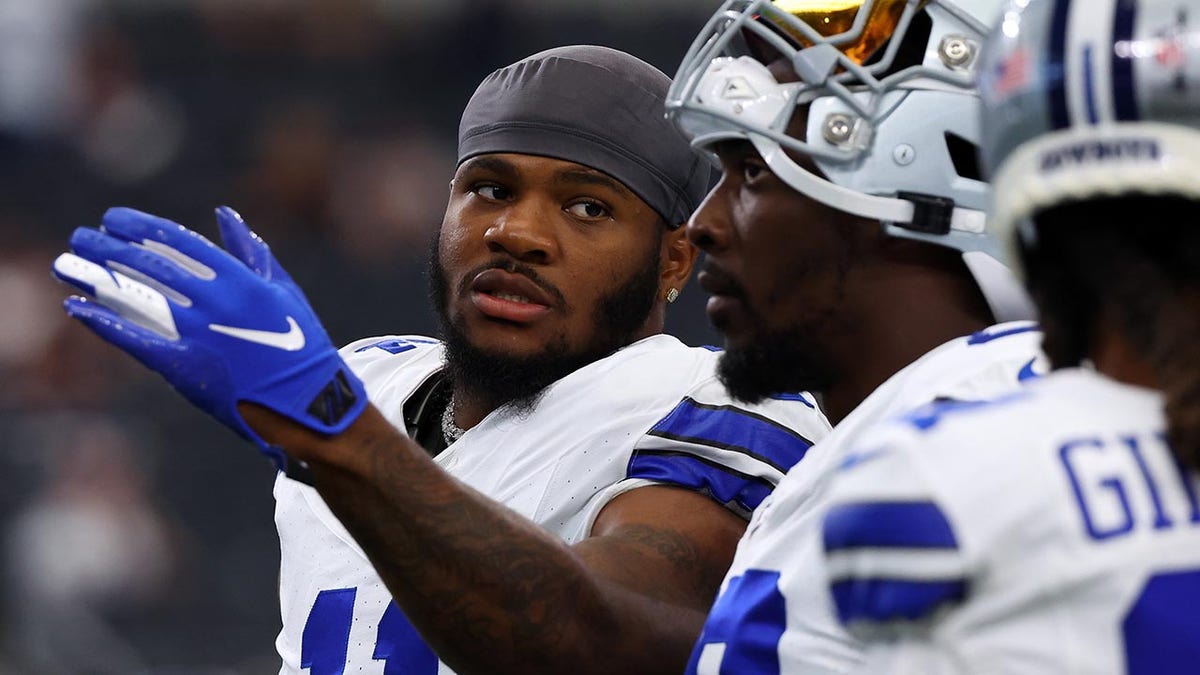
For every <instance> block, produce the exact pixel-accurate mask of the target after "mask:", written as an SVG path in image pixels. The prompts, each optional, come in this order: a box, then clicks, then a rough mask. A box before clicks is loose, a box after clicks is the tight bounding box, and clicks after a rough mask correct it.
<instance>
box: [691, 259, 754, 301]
mask: <svg viewBox="0 0 1200 675" xmlns="http://www.w3.org/2000/svg"><path fill="white" fill-rule="evenodd" d="M696 281H698V282H699V283H700V287H701V288H703V289H704V290H706V291H708V292H709V294H711V295H727V296H733V297H739V298H740V297H741V296H742V295H743V291H742V287H741V285H740V284H738V282H737V281H735V280H734V279H733V277H732V276H730V275H729V274H728V273H727V272H725V270H723V269H721V268H720V267H717V266H716V265H714V264H713V263H712V262H711V261H710V262H709V263H708V264H707V265H705V266H704V269H703V270H702V271H701V272H700V274H699V275H697V276H696Z"/></svg>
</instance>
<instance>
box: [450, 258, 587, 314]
mask: <svg viewBox="0 0 1200 675" xmlns="http://www.w3.org/2000/svg"><path fill="white" fill-rule="evenodd" d="M495 269H498V270H504V271H505V272H508V273H509V274H520V275H521V276H523V277H525V278H526V279H529V280H530V281H532V282H533V283H534V284H536V285H537V287H538V288H540V289H542V290H543V291H546V292H547V293H549V294H550V295H551V296H552V297H553V298H554V299H555V300H556V301H557V302H558V304H559V306H560V307H566V306H567V299H566V298H565V297H563V294H562V291H560V290H558V287H557V286H555V285H554V284H552V283H550V282H549V281H546V279H544V278H543V277H542V276H541V275H540V274H538V272H537V270H535V269H534V268H533V267H531V266H529V265H526V264H525V263H523V262H519V261H517V260H513V259H512V258H493V259H492V260H489V261H488V262H485V263H483V264H482V265H479V266H477V267H475V268H474V269H471V270H470V271H468V272H467V273H466V274H464V275H463V278H462V281H461V282H459V284H458V294H459V295H462V294H464V293H466V292H467V290H468V288H469V287H470V285H471V282H472V281H474V280H475V277H477V276H479V275H480V274H482V273H484V272H486V271H488V270H495Z"/></svg>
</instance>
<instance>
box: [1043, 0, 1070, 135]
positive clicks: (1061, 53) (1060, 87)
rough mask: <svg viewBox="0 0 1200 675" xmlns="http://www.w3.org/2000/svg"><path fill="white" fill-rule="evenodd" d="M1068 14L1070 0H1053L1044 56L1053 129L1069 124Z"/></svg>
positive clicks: (1065, 126)
mask: <svg viewBox="0 0 1200 675" xmlns="http://www.w3.org/2000/svg"><path fill="white" fill-rule="evenodd" d="M1070 14H1071V0H1055V2H1054V14H1053V15H1052V17H1051V20H1050V44H1049V45H1048V46H1047V54H1046V77H1047V79H1048V80H1049V84H1050V86H1049V87H1048V89H1047V94H1048V95H1049V97H1050V100H1049V102H1048V103H1049V105H1050V123H1051V124H1052V125H1053V127H1054V128H1055V129H1066V128H1067V127H1068V126H1070V123H1071V119H1070V115H1069V114H1068V112H1067V18H1068V17H1069V16H1070Z"/></svg>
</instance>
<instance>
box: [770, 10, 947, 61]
mask: <svg viewBox="0 0 1200 675" xmlns="http://www.w3.org/2000/svg"><path fill="white" fill-rule="evenodd" d="M926 1H927V0H921V1H920V2H918V3H916V4H917V7H918V9H919V8H920V7H923V6H924V5H925V3H926ZM911 2H912V0H874V1H873V2H872V0H774V2H772V3H771V5H772V7H773V8H774V9H775V10H778V11H779V12H780V13H782V14H786V15H789V16H790V17H792V18H793V19H795V20H797V21H799V22H801V23H803V24H806V25H807V26H809V27H810V28H812V29H813V30H814V31H816V32H817V33H818V34H820V35H821V36H822V37H825V38H830V42H832V43H833V44H835V45H837V47H838V48H839V49H840V50H841V51H842V53H843V54H845V55H846V56H847V57H848V58H849V59H851V60H852V61H854V62H855V63H857V64H859V65H863V64H864V63H865V62H866V61H867V60H868V59H870V58H871V56H872V55H873V54H874V53H875V52H876V51H878V50H879V48H880V47H882V46H883V45H884V43H886V42H887V41H888V39H889V38H891V37H892V33H894V32H895V30H896V27H897V26H898V25H899V24H900V18H901V16H902V15H903V14H904V8H905V7H907V6H908V5H909V4H911ZM864 11H865V12H866V15H865V17H862V18H860V16H859V15H860V13H861V12H864ZM763 18H765V19H767V21H769V22H770V23H771V24H772V25H774V26H775V27H776V28H778V29H779V30H781V31H782V32H783V33H784V34H785V35H787V36H788V37H790V38H792V39H793V40H795V41H797V42H799V43H800V45H801V46H804V47H809V46H812V40H810V39H808V38H807V37H806V36H805V35H804V34H803V33H802V32H801V31H799V30H797V28H796V27H795V26H794V25H792V24H791V22H789V21H786V20H784V19H783V18H782V17H777V16H771V13H768V12H764V14H763ZM860 21H861V23H860V24H859V25H861V27H862V28H861V30H855V29H856V22H860Z"/></svg>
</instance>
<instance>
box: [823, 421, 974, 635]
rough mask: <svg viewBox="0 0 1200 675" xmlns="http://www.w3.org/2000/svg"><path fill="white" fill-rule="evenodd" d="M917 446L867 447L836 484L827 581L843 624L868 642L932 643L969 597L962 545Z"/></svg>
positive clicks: (826, 525) (869, 443)
mask: <svg viewBox="0 0 1200 675" xmlns="http://www.w3.org/2000/svg"><path fill="white" fill-rule="evenodd" d="M911 438H912V437H911V436H909V435H907V434H895V435H891V436H890V437H889V436H887V435H884V437H883V438H879V437H878V436H876V437H875V438H873V439H871V440H868V439H864V441H866V444H865V445H864V446H862V447H863V448H864V449H863V450H861V451H856V452H852V453H851V454H849V455H848V456H847V457H846V459H845V460H844V461H843V463H842V466H841V467H840V469H839V470H838V471H837V472H836V473H835V474H834V476H833V477H832V487H831V494H830V501H829V504H830V506H829V508H828V510H827V511H826V514H825V517H824V521H823V525H822V528H823V531H822V537H823V542H824V550H825V568H826V569H825V572H826V574H825V578H826V579H827V581H828V583H829V592H830V595H831V597H832V600H833V604H834V605H835V607H836V609H837V614H838V619H839V620H840V621H841V622H842V624H843V625H845V626H846V628H847V629H848V630H849V631H850V632H851V633H852V634H854V635H855V636H856V637H858V638H859V639H863V640H866V641H873V640H884V641H891V640H894V639H898V638H903V637H919V636H923V635H927V634H928V633H929V631H930V629H931V628H932V627H933V624H934V623H935V622H936V621H937V620H938V619H939V618H940V617H942V616H943V615H944V613H945V611H946V610H947V609H949V608H953V607H955V606H957V605H959V604H961V603H962V602H963V601H964V600H965V599H966V595H967V592H968V584H967V579H968V575H969V568H968V561H967V558H966V556H965V555H964V552H963V549H962V547H961V546H960V537H959V536H958V535H957V534H956V532H955V526H954V523H953V520H952V518H951V517H950V516H949V511H948V509H947V507H946V505H945V504H944V502H942V501H941V500H939V499H938V497H937V496H936V494H935V491H934V490H933V486H932V485H931V484H930V483H929V481H928V480H927V479H926V477H925V476H923V475H922V473H921V471H920V468H919V467H918V466H917V465H916V462H915V461H913V460H914V456H913V455H914V454H915V453H916V452H918V451H919V450H918V448H915V447H912V445H911V443H912V440H906V439H911ZM918 440H919V439H918Z"/></svg>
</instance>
